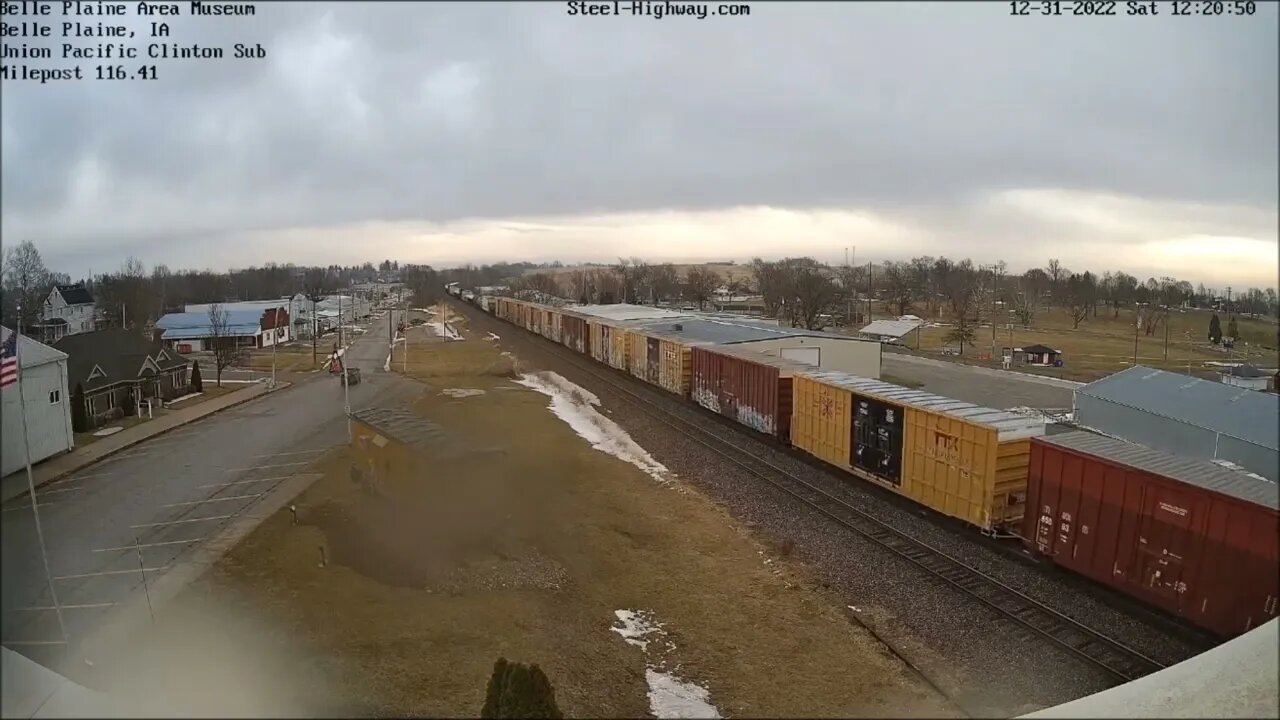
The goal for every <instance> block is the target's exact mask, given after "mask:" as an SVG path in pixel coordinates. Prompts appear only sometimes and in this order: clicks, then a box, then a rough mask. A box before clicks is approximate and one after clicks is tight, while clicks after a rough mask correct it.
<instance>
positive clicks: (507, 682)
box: [480, 658, 564, 720]
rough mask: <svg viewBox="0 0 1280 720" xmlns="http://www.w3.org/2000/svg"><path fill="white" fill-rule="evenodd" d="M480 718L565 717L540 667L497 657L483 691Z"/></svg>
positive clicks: (549, 682)
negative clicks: (483, 696)
mask: <svg viewBox="0 0 1280 720" xmlns="http://www.w3.org/2000/svg"><path fill="white" fill-rule="evenodd" d="M480 717H482V718H495V719H496V718H551V719H553V720H558V719H559V718H562V717H564V716H563V715H561V713H560V708H559V707H558V706H557V705H556V693H555V690H554V689H552V687H551V681H550V680H548V679H547V676H546V674H545V673H543V672H542V668H540V667H538V666H537V665H536V664H535V665H524V664H522V663H514V662H507V660H506V658H498V660H497V662H495V663H494V664H493V673H492V674H491V675H490V676H489V685H488V687H487V689H486V690H485V698H484V707H483V708H481V710H480Z"/></svg>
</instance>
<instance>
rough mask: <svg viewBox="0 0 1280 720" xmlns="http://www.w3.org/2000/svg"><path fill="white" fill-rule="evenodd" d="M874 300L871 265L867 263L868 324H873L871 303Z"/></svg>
mask: <svg viewBox="0 0 1280 720" xmlns="http://www.w3.org/2000/svg"><path fill="white" fill-rule="evenodd" d="M872 302H874V298H873V296H872V292H871V263H870V262H868V263H867V322H871V303H872Z"/></svg>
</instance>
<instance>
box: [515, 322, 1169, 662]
mask: <svg viewBox="0 0 1280 720" xmlns="http://www.w3.org/2000/svg"><path fill="white" fill-rule="evenodd" d="M559 348H560V350H564V351H566V352H555V353H552V352H551V349H550V348H540V349H542V350H543V351H544V352H547V353H548V354H554V355H556V356H557V357H559V358H561V359H562V360H566V361H567V362H569V363H570V364H572V365H575V366H577V367H578V368H579V369H580V370H582V371H583V372H585V373H587V374H589V375H591V376H593V377H595V378H596V379H598V380H600V381H601V382H604V383H606V384H607V385H609V386H611V387H613V388H614V389H616V390H618V391H619V392H621V393H623V394H625V395H627V396H629V397H631V398H633V399H634V400H635V401H636V402H637V403H638V404H639V405H640V406H641V407H642V409H644V410H645V411H646V412H647V413H648V414H650V415H651V416H653V417H654V418H655V419H657V420H659V421H660V422H663V423H665V424H666V425H668V426H670V427H672V428H674V429H676V430H678V431H681V432H682V433H683V434H684V435H685V436H686V437H688V438H689V439H691V440H694V441H696V442H699V443H701V444H703V445H705V446H706V447H707V448H708V449H710V450H712V451H714V452H716V453H718V454H720V455H722V456H723V457H725V458H726V459H728V460H729V461H730V462H733V463H734V464H736V465H738V466H739V467H741V468H743V469H744V470H746V471H747V472H750V473H751V474H752V475H755V476H756V477H759V478H760V479H762V480H764V481H765V482H767V483H769V484H771V485H773V486H775V487H777V488H778V489H780V490H782V491H783V492H786V493H788V494H790V495H792V496H793V497H795V498H797V499H798V500H800V501H801V502H804V503H805V504H807V505H809V506H810V507H812V508H814V509H816V510H818V511H819V512H821V513H822V514H824V515H826V516H827V517H829V518H831V519H832V520H834V521H835V522H837V523H839V524H840V525H843V526H844V527H846V528H848V529H850V530H853V531H854V532H856V533H858V534H859V535H862V536H863V537H866V538H867V539H869V540H871V541H873V542H875V543H877V544H878V545H880V546H882V547H884V548H886V549H888V550H890V551H892V552H894V553H896V554H897V555H899V556H900V557H903V558H905V559H906V560H908V561H910V562H912V563H913V564H915V565H916V566H917V567H919V568H921V569H923V570H924V571H926V572H928V573H930V574H931V575H934V576H935V577H938V578H939V579H941V580H943V581H945V582H946V583H948V584H949V585H951V586H952V587H954V588H956V589H958V590H960V591H961V592H964V593H966V594H968V595H969V596H970V597H973V598H974V599H976V600H978V601H980V602H981V603H983V604H984V605H986V606H987V607H989V608H991V609H992V610H994V611H995V612H996V613H997V614H999V615H1001V616H1003V617H1004V618H1005V619H1007V620H1008V621H1011V622H1014V623H1016V624H1018V625H1019V626H1021V627H1022V628H1025V629H1027V630H1029V631H1031V634H1032V635H1033V636H1039V637H1042V638H1044V639H1046V640H1048V641H1050V642H1052V643H1054V644H1056V645H1058V646H1060V647H1062V648H1064V649H1066V650H1068V651H1070V652H1071V653H1072V654H1074V655H1076V656H1077V657H1079V658H1081V659H1083V660H1085V661H1086V662H1089V663H1091V664H1093V665H1095V666H1097V667H1099V668H1101V669H1103V670H1105V671H1107V672H1109V673H1111V674H1112V675H1114V676H1116V677H1118V678H1120V679H1121V680H1123V681H1125V682H1128V681H1130V680H1133V679H1136V678H1139V677H1142V676H1143V675H1147V674H1150V673H1152V672H1155V671H1157V670H1161V669H1163V668H1164V667H1165V666H1164V665H1163V664H1161V663H1159V662H1157V661H1155V660H1152V659H1151V658H1149V657H1147V656H1145V655H1143V654H1142V653H1141V652H1140V651H1138V650H1135V649H1133V648H1130V647H1128V646H1126V645H1124V644H1123V643H1121V642H1120V641H1118V640H1114V639H1112V638H1109V637H1107V636H1106V635H1103V634H1102V633H1100V632H1098V631H1095V630H1092V629H1090V628H1088V627H1087V626H1085V625H1083V624H1082V623H1080V622H1078V621H1076V620H1073V619H1072V618H1070V617H1068V616H1066V615H1064V614H1062V613H1060V612H1058V611H1056V610H1054V609H1053V608H1050V607H1048V606H1047V605H1044V604H1043V603H1041V602H1039V601H1038V600H1035V599H1034V598H1031V597H1028V596H1027V595H1025V594H1023V593H1022V592H1020V591H1018V590H1016V589H1014V588H1012V587H1010V586H1008V585H1005V584H1004V583H1002V582H1000V581H999V580H997V579H995V578H993V577H991V576H989V575H986V574H985V573H983V572H982V571H981V570H978V569H977V568H974V567H972V566H969V565H966V564H965V563H964V562H962V561H960V560H958V559H956V558H953V557H951V556H949V555H947V554H946V553H944V552H942V551H941V550H938V549H936V548H933V547H931V546H929V545H927V544H925V543H923V542H920V541H918V540H916V539H914V538H912V537H910V536H908V535H906V534H904V533H902V532H901V531H899V530H897V529H896V528H894V527H892V526H891V525H889V524H887V523H885V522H884V521H882V520H879V519H878V518H875V517H873V516H872V515H870V514H868V513H865V512H863V511H862V510H859V509H858V508H856V507H854V506H852V505H850V504H849V503H846V502H844V501H843V500H841V499H839V498H837V497H835V496H834V495H832V494H830V493H828V492H827V491H826V490H823V489H822V488H820V487H818V486H816V485H814V484H813V483H810V482H808V481H807V480H805V479H803V478H801V477H798V476H796V475H794V474H792V473H790V472H788V471H787V470H784V469H782V468H780V467H778V466H776V465H774V464H773V463H771V462H769V461H768V460H765V459H764V458H761V457H759V456H758V455H756V454H755V453H752V452H750V451H749V450H747V449H746V448H744V447H742V446H740V445H738V444H737V443H734V442H730V441H728V440H726V439H725V438H723V437H721V436H719V435H717V434H715V433H712V432H710V431H708V430H707V429H706V428H704V427H702V426H700V425H697V424H695V423H692V422H690V421H688V420H686V419H684V418H682V417H680V416H678V415H676V414H675V413H673V412H671V411H670V410H668V409H667V408H665V407H663V406H662V405H660V404H658V403H656V402H654V401H653V400H651V399H649V398H647V397H645V396H644V395H642V394H640V393H639V392H637V391H636V390H634V389H632V388H631V387H629V386H628V385H627V384H624V381H623V380H622V379H621V378H618V377H614V376H612V375H611V374H610V373H608V372H607V371H605V372H602V371H601V369H600V368H598V367H594V366H593V363H591V362H590V361H589V360H584V359H583V358H581V357H574V356H573V355H572V351H571V350H569V349H568V348H565V347H564V346H563V345H561V346H559ZM645 389H646V391H647V390H648V389H649V388H645ZM656 391H657V392H662V391H661V390H656ZM726 448H727V449H726ZM757 466H763V467H764V468H767V470H762V469H760V468H759V467H757ZM778 478H785V480H779V479H778Z"/></svg>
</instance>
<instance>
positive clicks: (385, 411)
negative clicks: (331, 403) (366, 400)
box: [351, 408, 445, 448]
mask: <svg viewBox="0 0 1280 720" xmlns="http://www.w3.org/2000/svg"><path fill="white" fill-rule="evenodd" d="M351 417H353V418H355V419H356V420H359V421H360V422H362V423H364V424H365V425H368V426H369V427H371V428H373V429H375V430H377V431H378V432H380V433H382V434H383V435H386V436H388V437H391V438H394V439H395V440H397V441H399V442H401V443H404V444H405V445H411V446H413V447H417V448H423V447H426V446H427V445H430V444H432V443H435V442H439V441H440V440H443V439H444V437H445V432H444V430H443V429H441V427H440V426H439V425H437V424H436V423H433V422H431V421H430V420H427V419H425V418H423V417H421V416H419V415H417V414H416V413H414V412H413V411H411V410H407V409H404V408H369V409H367V410H357V411H355V412H353V413H351Z"/></svg>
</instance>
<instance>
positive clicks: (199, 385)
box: [191, 360, 204, 392]
mask: <svg viewBox="0 0 1280 720" xmlns="http://www.w3.org/2000/svg"><path fill="white" fill-rule="evenodd" d="M191 389H192V391H194V392H204V380H201V379H200V361H199V360H192V361H191Z"/></svg>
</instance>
